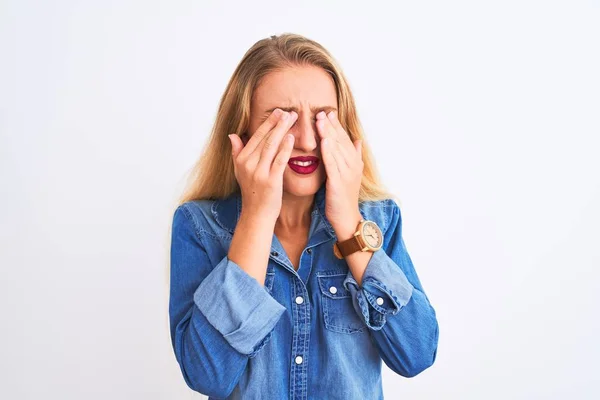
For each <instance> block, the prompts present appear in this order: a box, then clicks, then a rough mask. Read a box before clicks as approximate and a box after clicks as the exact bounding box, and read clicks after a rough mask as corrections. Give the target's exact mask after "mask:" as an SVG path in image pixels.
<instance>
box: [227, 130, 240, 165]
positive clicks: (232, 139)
mask: <svg viewBox="0 0 600 400" xmlns="http://www.w3.org/2000/svg"><path fill="white" fill-rule="evenodd" d="M228 137H229V143H231V156H232V158H233V160H234V161H235V160H236V158H237V157H238V154H239V153H240V151H242V148H243V147H244V144H243V143H242V140H241V138H240V137H239V136H238V135H236V134H235V133H232V134H231V135H228Z"/></svg>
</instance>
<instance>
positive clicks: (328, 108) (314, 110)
mask: <svg viewBox="0 0 600 400" xmlns="http://www.w3.org/2000/svg"><path fill="white" fill-rule="evenodd" d="M276 108H279V109H280V110H283V111H287V112H290V111H295V112H296V113H297V114H299V109H298V107H294V106H292V107H273V108H269V109H268V110H267V111H265V114H270V113H272V112H273V111H275V109H276ZM310 111H311V112H312V113H314V114H317V113H318V112H320V111H325V112H326V113H328V112H329V111H337V108H335V107H331V106H311V107H310Z"/></svg>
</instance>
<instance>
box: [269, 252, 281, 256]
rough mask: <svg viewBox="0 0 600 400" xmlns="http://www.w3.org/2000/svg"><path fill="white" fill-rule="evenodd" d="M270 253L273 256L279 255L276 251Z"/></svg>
mask: <svg viewBox="0 0 600 400" xmlns="http://www.w3.org/2000/svg"><path fill="white" fill-rule="evenodd" d="M271 255H272V256H274V257H277V256H278V255H279V253H277V252H276V251H272V252H271Z"/></svg>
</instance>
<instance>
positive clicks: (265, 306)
mask: <svg viewBox="0 0 600 400" xmlns="http://www.w3.org/2000/svg"><path fill="white" fill-rule="evenodd" d="M194 303H195V304H196V306H197V307H198V309H199V310H200V311H201V312H202V313H203V314H204V316H205V317H206V319H207V320H208V321H209V322H210V323H211V324H212V326H214V327H215V328H216V329H217V330H218V331H219V332H220V333H221V334H222V335H223V337H224V338H225V340H227V342H228V343H229V344H230V345H231V347H233V348H234V349H236V350H237V351H239V352H240V353H242V354H248V355H250V354H251V353H253V352H254V349H255V347H256V346H257V344H259V342H260V341H261V339H263V338H265V337H266V335H267V334H268V333H269V332H271V331H272V330H273V328H274V327H275V324H277V321H279V318H280V317H281V315H282V314H283V312H284V311H285V307H284V306H283V305H281V304H280V303H279V302H278V301H277V300H275V299H274V298H273V297H272V296H271V295H270V294H269V292H267V290H266V289H265V287H264V286H262V285H261V284H260V283H258V281H257V280H256V279H254V278H253V277H252V276H250V275H248V273H246V272H245V271H244V270H242V269H241V268H240V267H239V265H237V264H236V263H235V262H233V261H231V260H230V259H229V258H227V256H225V257H224V258H223V259H222V260H221V262H219V264H217V266H216V267H215V269H214V270H213V271H212V272H211V273H210V274H209V275H208V276H207V277H206V279H204V280H203V281H202V283H201V284H200V286H198V289H196V292H195V293H194Z"/></svg>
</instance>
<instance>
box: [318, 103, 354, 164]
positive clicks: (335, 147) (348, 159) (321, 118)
mask: <svg viewBox="0 0 600 400" xmlns="http://www.w3.org/2000/svg"><path fill="white" fill-rule="evenodd" d="M319 114H321V113H319ZM319 114H317V129H318V130H319V132H320V134H321V137H323V138H326V137H328V138H330V139H331V146H330V148H331V151H333V152H335V153H337V154H336V155H335V156H336V159H338V160H339V162H341V163H342V164H340V165H339V167H340V168H341V167H343V166H348V167H350V166H351V165H352V163H353V162H354V160H353V159H352V156H353V155H352V154H346V150H344V149H343V146H342V143H340V138H339V137H340V135H339V133H338V132H337V131H336V130H335V128H334V127H333V125H332V124H331V122H330V121H329V119H328V118H327V116H326V115H325V114H324V113H323V114H321V115H319Z"/></svg>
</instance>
